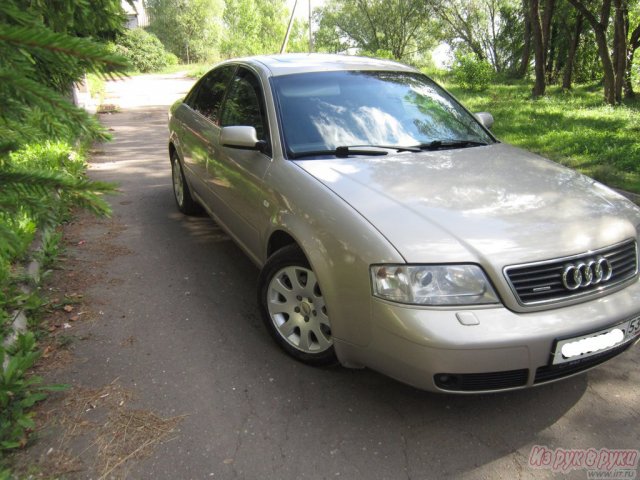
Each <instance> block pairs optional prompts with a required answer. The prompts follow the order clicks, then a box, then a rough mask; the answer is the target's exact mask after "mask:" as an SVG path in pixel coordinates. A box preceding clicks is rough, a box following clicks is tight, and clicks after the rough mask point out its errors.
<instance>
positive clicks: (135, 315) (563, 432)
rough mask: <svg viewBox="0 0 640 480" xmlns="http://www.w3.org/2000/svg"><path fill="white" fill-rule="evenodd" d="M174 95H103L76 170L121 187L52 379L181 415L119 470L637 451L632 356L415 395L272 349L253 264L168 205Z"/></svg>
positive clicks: (464, 464) (369, 472)
mask: <svg viewBox="0 0 640 480" xmlns="http://www.w3.org/2000/svg"><path fill="white" fill-rule="evenodd" d="M188 85H189V82H186V81H184V80H180V79H178V78H174V77H163V76H149V77H136V78H133V79H131V80H128V81H126V82H122V83H120V84H118V85H117V86H115V87H114V86H113V85H111V86H110V89H109V91H110V92H116V91H119V92H122V93H121V94H122V95H124V97H122V98H123V100H122V103H121V104H122V107H123V108H122V111H121V112H120V113H117V114H112V115H103V116H102V117H101V118H102V120H103V122H104V123H105V125H107V126H108V127H109V128H111V129H113V132H112V133H113V134H114V137H115V141H114V142H112V143H109V144H106V145H104V146H103V147H101V150H102V152H98V153H97V154H96V156H95V157H94V160H93V163H92V165H91V176H92V177H93V178H96V179H100V180H107V181H115V182H118V183H119V184H120V186H121V190H122V194H121V195H119V196H117V197H115V198H113V199H112V203H113V209H114V220H112V221H101V222H99V223H98V224H95V225H89V226H87V227H85V230H84V231H81V232H79V233H77V239H80V238H83V239H87V242H89V243H90V242H92V241H98V240H99V238H100V237H101V236H104V235H108V234H110V233H113V234H114V235H113V243H114V245H115V246H116V247H118V248H117V249H116V250H118V249H119V250H118V252H117V253H118V254H117V255H111V256H104V255H103V256H102V259H103V261H101V262H100V263H99V264H98V266H96V267H95V268H97V270H98V272H97V273H95V272H94V273H95V275H94V277H95V278H96V279H97V280H96V283H94V284H93V285H91V286H90V288H89V292H88V293H89V297H90V298H91V302H93V309H94V310H95V311H99V315H97V318H98V319H97V320H96V321H94V322H90V323H88V324H87V325H85V326H81V327H78V328H79V329H80V331H86V332H89V334H90V337H89V338H88V340H85V341H82V342H77V343H76V344H75V346H74V356H75V358H76V360H75V361H74V363H73V364H72V365H71V366H70V367H68V368H67V369H66V370H65V371H63V372H62V373H59V374H58V377H60V379H61V380H66V381H70V382H71V383H73V384H76V385H84V386H92V387H99V386H101V385H105V384H109V383H110V382H112V381H113V380H114V379H118V382H119V383H120V384H121V385H123V386H124V387H126V388H128V389H131V390H132V392H133V393H134V395H135V398H136V402H137V404H138V405H139V406H140V408H147V409H151V410H153V411H155V412H157V413H158V414H159V415H161V416H164V417H169V416H176V415H185V417H184V419H183V420H182V422H181V423H180V426H179V431H178V432H177V433H176V434H174V435H173V436H172V439H171V441H168V442H166V443H164V444H162V445H160V446H158V447H157V448H155V449H154V450H153V452H152V454H151V456H149V457H148V458H146V459H145V460H142V461H140V462H137V463H133V464H132V465H131V466H130V467H129V478H143V479H171V480H177V479H208V478H216V479H231V478H242V479H283V480H284V479H305V478H309V479H322V478H327V479H328V478H332V479H334V478H346V479H367V480H374V479H432V478H433V479H442V478H456V479H459V478H469V479H475V478H489V479H495V478H504V479H514V478H522V479H528V478H550V477H552V474H551V473H550V472H549V471H547V470H533V469H531V468H530V467H529V466H528V457H529V453H530V451H531V448H532V446H534V445H546V446H548V447H550V448H589V447H595V448H603V447H608V448H630V449H637V448H640V428H639V427H638V425H639V424H640V406H639V405H640V402H639V400H640V395H639V394H640V369H638V363H639V360H640V348H636V349H635V350H634V351H632V352H629V353H627V354H625V355H623V356H622V357H620V358H618V359H616V360H614V361H612V362H610V363H609V364H608V365H606V366H603V367H600V368H598V369H596V370H593V371H592V372H590V373H588V374H587V375H582V376H578V377H575V378H573V379H570V380H567V381H564V382H561V383H557V384H553V385H549V386H545V387H541V388H537V389H533V390H529V391H520V392H514V393H504V394H497V395H483V396H447V395H435V394H429V393H426V392H421V391H417V390H415V389H413V388H410V387H407V386H404V385H401V384H399V383H397V382H395V381H393V380H390V379H388V378H385V377H383V376H381V375H379V374H377V373H375V372H371V371H367V370H361V371H351V370H346V369H316V368H310V367H307V366H304V365H302V364H300V363H297V362H295V361H293V360H291V359H289V358H288V357H286V356H285V355H284V354H283V353H281V351H280V350H279V349H278V348H277V347H276V346H275V344H274V343H273V342H272V340H271V339H270V337H269V335H268V334H267V332H266V330H265V329H264V328H263V326H262V324H261V321H260V319H259V316H258V311H257V308H256V300H255V298H256V295H255V290H256V279H257V275H258V271H257V270H256V268H255V267H254V266H253V265H252V264H251V263H250V261H249V260H248V259H247V258H246V257H245V256H244V255H243V254H242V252H241V251H240V250H239V249H238V248H237V247H236V246H235V245H234V244H233V243H232V242H231V241H230V240H229V239H228V237H227V236H226V235H225V234H224V233H222V232H221V231H220V229H219V228H218V227H217V226H216V225H215V223H213V222H212V221H211V220H209V219H208V218H206V217H196V218H187V217H184V216H182V215H180V214H179V213H178V212H177V211H176V209H175V206H174V203H173V198H172V194H171V181H170V168H169V162H168V158H167V153H166V138H167V128H166V118H167V117H166V105H168V104H170V103H171V102H172V101H173V100H174V99H175V97H176V96H177V95H179V94H180V91H182V92H184V91H185V90H186V89H187V88H188ZM114 98H115V97H114ZM116 103H117V102H116ZM114 225H115V226H114ZM114 232H115V233H114ZM81 248H83V247H82V246H79V247H77V249H76V250H80V249H81ZM71 253H73V251H72V252H71ZM96 255H98V254H96ZM74 328H75V327H74ZM80 477H81V478H82V474H80ZM561 478H569V479H586V478H587V476H586V472H585V471H583V470H580V471H575V472H572V473H571V474H570V475H568V476H566V477H561Z"/></svg>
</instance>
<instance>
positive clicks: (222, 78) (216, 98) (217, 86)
mask: <svg viewBox="0 0 640 480" xmlns="http://www.w3.org/2000/svg"><path fill="white" fill-rule="evenodd" d="M234 69H235V67H233V66H231V65H228V66H225V67H221V68H218V69H215V70H213V71H211V72H209V73H208V74H207V75H206V76H205V77H204V78H203V79H202V80H201V81H200V82H198V85H197V86H196V87H195V88H194V91H193V92H192V93H190V94H189V96H188V97H187V98H186V100H185V103H186V104H187V105H189V106H190V107H191V108H193V109H194V110H196V111H198V112H200V113H201V114H202V115H204V116H205V117H207V118H208V119H210V120H211V121H212V122H214V123H218V119H219V112H220V105H221V104H222V100H223V99H224V93H225V91H226V88H227V86H228V84H229V80H231V77H232V75H233V71H234Z"/></svg>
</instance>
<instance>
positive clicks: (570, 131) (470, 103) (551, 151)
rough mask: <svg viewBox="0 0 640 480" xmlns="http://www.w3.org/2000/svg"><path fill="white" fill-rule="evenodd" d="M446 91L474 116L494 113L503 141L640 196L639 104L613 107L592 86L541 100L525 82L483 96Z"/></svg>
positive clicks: (551, 94) (552, 91)
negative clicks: (481, 113)
mask: <svg viewBox="0 0 640 480" xmlns="http://www.w3.org/2000/svg"><path fill="white" fill-rule="evenodd" d="M446 87H447V89H448V90H450V91H451V92H452V93H453V94H454V95H455V96H456V97H457V98H458V99H459V100H460V101H461V102H462V103H463V104H464V105H465V106H466V107H467V108H469V110H471V111H472V112H480V111H488V112H490V113H491V114H492V115H493V117H494V119H495V123H494V126H493V128H492V131H493V132H494V133H495V134H496V136H497V137H498V138H499V139H500V140H502V141H505V142H507V143H511V144H513V145H517V146H519V147H522V148H525V149H527V150H530V151H532V152H535V153H538V154H540V155H543V156H545V157H547V158H550V159H552V160H554V161H556V162H558V163H561V164H563V165H567V166H569V167H571V168H575V169H577V170H579V171H581V172H583V173H585V174H587V175H589V176H591V177H594V178H596V179H597V180H600V181H602V182H604V183H606V184H607V185H609V186H612V187H616V188H622V189H624V190H629V191H632V192H635V193H640V98H636V99H634V100H630V101H629V100H627V101H625V102H624V104H623V105H621V106H619V107H611V106H608V105H605V104H604V102H603V100H602V88H601V87H600V86H594V85H591V86H579V87H576V88H575V89H574V90H573V91H571V92H568V93H567V92H563V91H562V90H561V89H560V88H558V87H550V88H548V94H547V96H546V97H544V98H541V99H539V100H532V99H531V85H530V84H529V83H526V82H519V83H513V84H504V83H503V84H494V85H492V86H491V87H489V89H488V90H486V91H484V92H469V91H464V90H462V89H460V88H459V87H457V86H456V85H453V84H447V85H446Z"/></svg>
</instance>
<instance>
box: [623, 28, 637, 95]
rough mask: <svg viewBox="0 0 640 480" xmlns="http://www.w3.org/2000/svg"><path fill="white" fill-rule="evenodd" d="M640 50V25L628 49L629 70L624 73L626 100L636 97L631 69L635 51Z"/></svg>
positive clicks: (630, 40)
mask: <svg viewBox="0 0 640 480" xmlns="http://www.w3.org/2000/svg"><path fill="white" fill-rule="evenodd" d="M638 48H640V25H638V26H637V27H636V29H635V30H634V31H633V32H632V33H631V38H630V39H629V46H628V47H627V68H626V70H625V72H624V96H625V98H633V97H635V92H634V91H633V85H632V84H631V68H632V67H633V56H634V54H635V51H636V50H637V49H638Z"/></svg>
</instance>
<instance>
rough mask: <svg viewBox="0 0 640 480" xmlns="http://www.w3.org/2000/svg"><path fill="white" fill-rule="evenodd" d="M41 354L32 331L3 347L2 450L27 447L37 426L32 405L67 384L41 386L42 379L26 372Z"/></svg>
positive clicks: (0, 385) (0, 355)
mask: <svg viewBox="0 0 640 480" xmlns="http://www.w3.org/2000/svg"><path fill="white" fill-rule="evenodd" d="M38 358H40V352H38V351H37V350H36V341H35V337H34V335H33V333H31V332H29V333H26V334H23V335H19V336H18V338H17V341H16V343H15V345H14V346H13V347H12V348H11V349H10V350H8V351H7V350H5V349H4V348H2V347H0V365H4V364H5V362H6V367H5V368H3V369H0V452H2V451H3V450H11V449H15V448H20V447H24V446H25V445H26V444H27V441H28V436H29V433H30V432H31V431H32V430H34V429H35V423H34V421H33V414H32V413H30V412H29V410H30V409H31V407H33V405H35V404H36V403H38V402H40V401H42V400H44V399H45V398H46V394H45V393H44V392H45V391H55V390H61V389H64V388H66V386H64V385H56V386H49V387H42V386H40V384H41V383H42V379H41V378H40V377H38V376H28V375H27V372H28V370H29V369H30V368H32V367H33V366H34V365H35V363H36V362H37V361H38Z"/></svg>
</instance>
